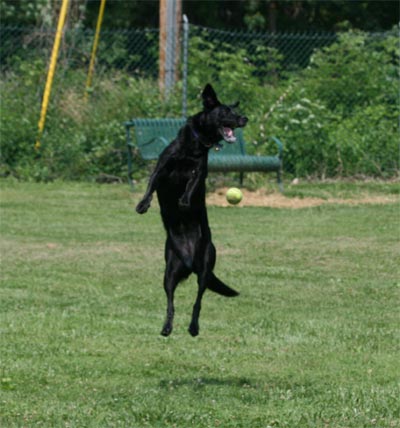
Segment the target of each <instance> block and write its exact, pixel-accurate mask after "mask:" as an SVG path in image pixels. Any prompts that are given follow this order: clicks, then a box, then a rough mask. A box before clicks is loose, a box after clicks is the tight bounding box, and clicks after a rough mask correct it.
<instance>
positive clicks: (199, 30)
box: [0, 25, 337, 78]
mask: <svg viewBox="0 0 400 428" xmlns="http://www.w3.org/2000/svg"><path fill="white" fill-rule="evenodd" d="M54 36H55V30H52V29H45V28H21V27H7V26H3V27H1V28H0V59H1V63H0V70H1V72H3V73H4V72H6V71H8V70H10V69H13V68H14V67H15V66H16V65H17V64H18V63H20V62H21V61H34V60H37V59H40V60H42V61H44V62H47V61H48V59H49V56H50V53H51V49H52V45H53V42H54ZM93 38H94V31H92V30H83V29H68V30H67V31H65V32H64V36H63V42H62V45H61V49H60V54H59V60H58V67H59V68H62V69H64V70H65V69H74V68H82V67H87V66H88V64H89V60H90V53H91V48H92V43H93ZM192 39H193V40H195V41H196V44H195V48H199V49H201V48H204V46H207V45H209V44H212V45H213V46H215V47H216V48H218V49H219V50H220V51H224V50H226V51H227V52H230V51H232V50H236V51H237V50H239V51H240V52H245V55H246V56H248V60H251V59H252V58H257V56H258V57H260V53H261V52H265V51H267V50H274V51H275V52H276V57H279V59H280V66H281V69H282V70H283V71H287V72H290V71H296V70H299V69H301V68H304V67H306V66H307V65H308V63H309V60H310V56H311V55H312V53H313V52H314V51H315V49H318V48H321V47H324V46H327V45H329V44H331V43H333V42H335V41H336V40H337V35H336V34H335V33H315V32H313V33H253V32H245V31H236V32H232V31H223V30H217V29H210V28H205V27H199V26H194V25H190V29H189V46H190V45H191V40H192ZM199 40H201V42H202V43H199ZM182 58H184V56H182ZM189 60H190V58H189ZM255 62H256V65H257V68H258V71H257V72H256V74H258V75H259V76H260V77H261V76H262V75H263V74H265V67H266V64H265V63H263V61H261V62H260V61H258V62H257V59H256V60H255ZM96 67H97V72H98V73H100V74H101V73H102V72H104V71H106V70H124V71H127V72H129V73H130V74H132V75H133V76H140V77H149V78H157V76H158V68H159V30H158V29H131V30H102V32H101V39H100V47H99V49H98V54H97V58H96ZM189 72H190V70H189Z"/></svg>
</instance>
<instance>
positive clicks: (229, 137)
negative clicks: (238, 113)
mask: <svg viewBox="0 0 400 428" xmlns="http://www.w3.org/2000/svg"><path fill="white" fill-rule="evenodd" d="M219 132H220V133H221V135H222V138H223V139H224V140H225V141H226V142H227V143H234V142H235V141H236V137H235V134H234V133H233V129H232V128H229V127H228V126H223V127H222V128H220V130H219Z"/></svg>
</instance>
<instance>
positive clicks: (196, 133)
mask: <svg viewBox="0 0 400 428" xmlns="http://www.w3.org/2000/svg"><path fill="white" fill-rule="evenodd" d="M191 130H192V135H193V137H194V138H195V139H196V140H199V141H200V143H201V144H203V146H204V147H207V149H209V148H211V147H212V146H213V144H212V143H205V142H204V141H203V140H202V139H201V137H200V134H199V133H198V132H197V131H195V129H194V128H191Z"/></svg>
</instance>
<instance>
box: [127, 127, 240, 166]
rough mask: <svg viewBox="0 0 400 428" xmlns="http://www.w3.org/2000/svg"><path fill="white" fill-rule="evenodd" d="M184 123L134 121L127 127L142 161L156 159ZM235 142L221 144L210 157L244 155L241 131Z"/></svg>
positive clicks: (238, 130) (236, 133)
mask: <svg viewBox="0 0 400 428" xmlns="http://www.w3.org/2000/svg"><path fill="white" fill-rule="evenodd" d="M185 123H186V119H183V118H181V119H168V118H163V119H134V120H132V121H131V122H127V123H126V124H125V125H126V126H128V127H131V126H133V127H134V131H135V139H136V143H137V147H138V149H139V152H140V155H141V156H142V158H143V159H146V160H149V159H157V158H158V156H159V155H160V153H161V152H162V151H163V150H164V148H165V147H166V146H167V145H168V144H169V143H170V142H171V141H172V140H174V139H175V138H176V136H177V135H178V131H179V129H180V128H181V127H182V126H183V125H184V124H185ZM235 135H236V138H237V141H236V142H235V143H233V144H229V143H226V142H224V141H222V142H221V144H223V146H224V148H223V149H222V150H220V151H215V150H211V151H210V157H219V156H228V155H244V154H245V147H244V140H243V131H242V129H240V128H238V129H236V130H235Z"/></svg>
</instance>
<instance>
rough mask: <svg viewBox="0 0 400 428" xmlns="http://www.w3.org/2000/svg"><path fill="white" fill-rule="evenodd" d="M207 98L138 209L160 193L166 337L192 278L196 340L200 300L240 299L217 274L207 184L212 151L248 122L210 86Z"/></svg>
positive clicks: (183, 130)
mask: <svg viewBox="0 0 400 428" xmlns="http://www.w3.org/2000/svg"><path fill="white" fill-rule="evenodd" d="M202 98H203V110H202V111H201V112H199V113H197V114H195V115H194V116H192V117H189V118H188V120H187V122H186V124H185V125H184V126H183V127H182V128H181V129H180V130H179V133H178V136H177V138H176V139H175V140H173V141H172V143H171V144H170V145H169V146H167V147H166V148H165V149H164V151H163V152H162V153H161V155H160V157H159V159H158V163H157V165H156V167H155V169H154V172H153V173H152V175H151V177H150V180H149V184H148V187H147V190H146V193H145V194H144V196H143V199H142V200H141V201H140V202H139V204H138V205H137V207H136V211H137V212H138V213H139V214H143V213H145V212H146V211H147V210H148V209H149V207H150V203H151V200H152V194H153V192H154V191H156V192H157V196H158V201H159V204H160V209H161V217H162V220H163V223H164V227H165V229H166V232H167V240H166V245H165V261H166V269H165V276H164V289H165V292H166V293H167V300H168V306H167V318H166V321H165V323H164V326H163V329H162V331H161V334H162V335H163V336H168V335H169V334H171V332H172V323H173V318H174V291H175V289H176V287H177V285H178V283H179V282H180V281H182V280H183V279H185V278H187V277H188V276H189V275H190V274H191V273H193V272H194V273H195V274H196V275H197V278H198V285H199V289H198V294H197V299H196V302H195V304H194V306H193V315H192V321H191V323H190V326H189V333H190V334H191V335H192V336H197V335H198V334H199V315H200V309H201V299H202V297H203V294H204V292H205V290H206V288H209V289H210V290H212V291H214V292H216V293H219V294H222V295H223V296H228V297H233V296H237V295H238V294H239V293H237V292H236V291H235V290H233V289H232V288H230V287H228V286H227V285H225V284H224V283H223V282H222V281H220V280H219V279H218V278H217V277H216V276H215V275H214V273H213V269H214V266H215V258H216V251H215V247H214V245H213V243H212V242H211V231H210V228H209V225H208V218H207V209H206V203H205V199H206V185H205V180H206V177H207V173H208V169H207V160H208V152H209V150H210V148H212V147H213V146H217V147H218V148H219V146H220V143H219V142H220V141H221V139H223V140H225V141H226V142H228V143H234V142H235V141H236V137H235V135H234V132H233V130H234V129H235V128H238V127H244V126H245V125H246V123H247V117H245V116H241V115H239V114H237V113H236V112H235V111H234V109H235V108H236V107H237V106H238V105H239V103H236V104H235V105H233V106H228V105H224V104H221V103H220V102H219V101H218V98H217V95H216V93H215V91H214V89H213V88H212V86H211V85H210V84H207V85H206V87H205V88H204V90H203V92H202Z"/></svg>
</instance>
